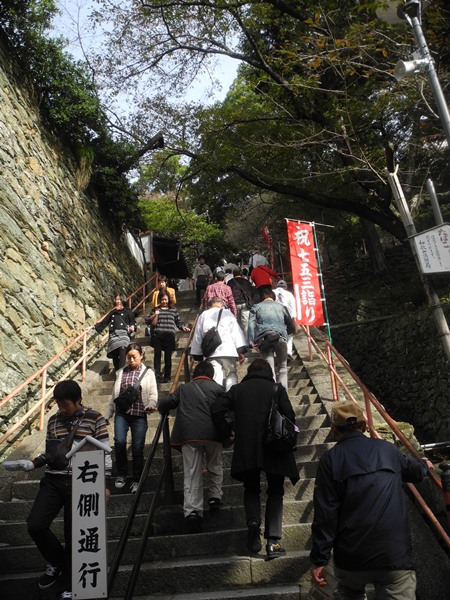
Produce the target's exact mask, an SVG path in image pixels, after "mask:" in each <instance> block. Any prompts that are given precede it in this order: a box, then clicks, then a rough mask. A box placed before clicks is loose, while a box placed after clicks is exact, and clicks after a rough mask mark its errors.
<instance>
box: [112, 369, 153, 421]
mask: <svg viewBox="0 0 450 600" xmlns="http://www.w3.org/2000/svg"><path fill="white" fill-rule="evenodd" d="M146 371H147V367H144V370H143V371H142V373H141V374H140V376H139V379H138V380H137V381H136V382H135V383H134V385H129V386H128V387H127V388H125V389H124V390H123V392H120V394H119V395H118V396H117V398H114V404H115V405H116V406H117V408H118V409H119V410H121V411H122V412H127V410H128V409H129V408H130V407H131V406H132V405H133V404H134V403H135V402H136V400H138V399H139V384H140V383H141V379H142V378H143V377H144V375H145V373H146Z"/></svg>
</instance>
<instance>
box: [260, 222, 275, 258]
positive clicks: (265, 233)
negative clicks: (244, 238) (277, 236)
mask: <svg viewBox="0 0 450 600" xmlns="http://www.w3.org/2000/svg"><path fill="white" fill-rule="evenodd" d="M261 233H262V234H263V237H264V239H265V240H266V243H267V245H268V246H269V252H270V266H271V267H272V269H273V266H274V263H273V247H272V236H271V235H270V231H269V227H268V226H267V224H265V225H263V226H262V227H261Z"/></svg>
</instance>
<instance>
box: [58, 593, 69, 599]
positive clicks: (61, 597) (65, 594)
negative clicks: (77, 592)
mask: <svg viewBox="0 0 450 600" xmlns="http://www.w3.org/2000/svg"><path fill="white" fill-rule="evenodd" d="M59 598H60V600H72V592H63V593H62V594H61V596H60V597H59Z"/></svg>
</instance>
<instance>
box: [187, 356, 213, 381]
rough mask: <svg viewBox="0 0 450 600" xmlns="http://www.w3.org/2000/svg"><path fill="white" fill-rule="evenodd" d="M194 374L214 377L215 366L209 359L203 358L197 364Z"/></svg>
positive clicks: (195, 375) (194, 375)
mask: <svg viewBox="0 0 450 600" xmlns="http://www.w3.org/2000/svg"><path fill="white" fill-rule="evenodd" d="M192 376H193V377H194V378H195V377H209V378H210V379H212V378H213V377H214V366H213V365H212V364H211V363H210V362H209V361H207V360H202V361H200V362H199V363H197V365H196V366H195V369H194V372H193V373H192Z"/></svg>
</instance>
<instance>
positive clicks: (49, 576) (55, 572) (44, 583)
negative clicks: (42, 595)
mask: <svg viewBox="0 0 450 600" xmlns="http://www.w3.org/2000/svg"><path fill="white" fill-rule="evenodd" d="M61 572H62V569H60V568H59V567H54V566H53V565H47V568H46V569H45V573H44V574H43V575H41V576H40V577H39V587H40V589H41V590H45V589H46V588H49V587H51V586H52V585H53V584H54V583H55V581H56V580H57V579H58V577H59V576H60V575H61Z"/></svg>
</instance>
